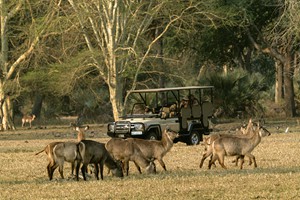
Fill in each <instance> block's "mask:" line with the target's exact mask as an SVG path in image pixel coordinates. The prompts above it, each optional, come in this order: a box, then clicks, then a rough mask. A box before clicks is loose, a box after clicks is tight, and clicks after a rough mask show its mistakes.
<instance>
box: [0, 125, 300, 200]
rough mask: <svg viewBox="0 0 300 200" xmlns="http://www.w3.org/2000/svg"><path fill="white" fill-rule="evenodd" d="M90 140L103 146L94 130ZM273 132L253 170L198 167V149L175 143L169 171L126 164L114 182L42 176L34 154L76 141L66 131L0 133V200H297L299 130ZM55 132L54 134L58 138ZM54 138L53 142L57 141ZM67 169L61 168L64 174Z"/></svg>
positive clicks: (42, 164) (259, 149)
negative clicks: (141, 170) (52, 144)
mask: <svg viewBox="0 0 300 200" xmlns="http://www.w3.org/2000/svg"><path fill="white" fill-rule="evenodd" d="M95 129H96V131H95V132H96V133H93V134H94V135H95V137H94V138H92V139H94V140H96V141H100V142H104V143H105V142H107V141H108V139H109V138H107V137H103V136H104V134H102V135H101V133H100V132H101V131H100V129H98V132H97V128H95ZM275 130H276V129H272V130H271V132H272V133H273V134H272V135H271V136H269V137H267V138H263V140H262V142H261V143H260V144H259V146H258V147H257V148H256V149H255V150H254V152H253V153H254V155H255V156H256V158H257V164H258V168H256V169H253V167H252V166H248V165H246V164H245V169H243V170H239V169H238V167H235V166H234V164H233V163H231V160H232V158H226V163H225V164H226V166H227V167H228V168H229V169H228V170H223V169H222V168H220V166H219V165H218V164H217V168H214V169H212V170H208V169H207V164H208V160H206V161H205V163H204V168H203V169H199V161H200V158H201V156H202V152H203V146H201V145H198V146H186V145H185V144H183V143H177V144H175V145H174V147H173V149H172V150H171V151H170V152H169V153H168V154H167V155H166V156H165V158H164V161H165V163H166V166H167V169H168V171H167V172H165V171H162V167H161V166H160V165H159V164H158V163H156V165H157V171H158V173H157V174H155V175H147V174H142V175H140V174H138V172H137V170H136V168H135V167H134V165H132V164H131V165H130V175H129V176H128V177H124V178H123V179H119V178H116V177H112V176H111V175H107V171H105V176H104V180H103V181H101V180H99V181H97V180H95V179H94V177H92V178H91V179H90V180H88V181H86V182H85V181H83V180H80V181H79V182H76V181H74V180H72V179H65V180H61V179H60V176H59V173H58V171H55V173H54V178H55V180H53V181H48V178H47V174H46V165H47V159H46V155H45V154H44V153H43V154H40V155H38V156H35V155H34V153H35V152H38V151H39V150H41V149H43V148H44V147H45V145H46V144H48V143H50V142H52V141H66V140H74V141H75V140H76V138H75V135H74V131H72V130H70V129H67V128H65V129H63V128H61V129H54V128H51V129H46V130H33V129H32V130H19V131H16V132H8V133H6V132H3V133H1V134H0V188H1V195H0V199H299V198H300V167H299V166H300V159H299V157H298V155H300V148H299V143H300V131H298V130H300V129H299V127H297V126H294V127H291V129H290V130H291V131H293V132H291V133H288V134H285V133H274V132H276V131H275ZM56 133H59V134H58V135H57V134H56ZM56 137H58V138H56ZM69 173H70V166H69V164H68V163H67V164H66V165H65V173H64V174H65V175H66V176H68V174H69Z"/></svg>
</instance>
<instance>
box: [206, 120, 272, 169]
mask: <svg viewBox="0 0 300 200" xmlns="http://www.w3.org/2000/svg"><path fill="white" fill-rule="evenodd" d="M252 131H253V134H252V135H251V136H249V137H220V138H218V139H216V140H215V141H214V142H213V143H212V150H213V156H212V159H211V160H210V161H209V165H208V168H209V169H210V168H211V165H212V164H213V163H214V162H215V161H216V160H218V161H219V163H220V165H221V166H222V167H223V168H224V169H227V168H226V166H225V165H224V157H225V156H239V157H240V158H241V165H240V169H242V168H243V164H244V157H245V156H248V157H249V158H250V159H251V160H252V161H253V163H254V168H256V167H257V164H256V160H255V156H254V155H252V154H251V152H252V151H253V149H254V148H255V147H256V146H257V145H258V144H259V143H260V141H261V137H262V136H264V135H263V134H267V135H270V132H265V131H264V130H263V129H262V128H261V127H260V125H259V123H258V124H257V127H256V128H255V129H252Z"/></svg>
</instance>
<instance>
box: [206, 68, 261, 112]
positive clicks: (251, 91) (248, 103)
mask: <svg viewBox="0 0 300 200" xmlns="http://www.w3.org/2000/svg"><path fill="white" fill-rule="evenodd" d="M206 81H208V84H210V85H213V86H214V87H215V92H214V93H215V102H214V103H215V107H216V108H221V109H223V111H224V115H225V116H228V117H235V116H236V115H237V111H242V112H243V113H244V114H246V115H249V116H253V115H261V114H262V113H261V112H262V110H261V105H259V100H260V95H261V92H262V91H264V90H265V89H266V85H265V82H264V78H263V76H262V75H261V74H258V73H253V74H249V73H247V72H246V71H243V70H234V71H233V72H228V73H214V74H210V75H209V76H208V77H207V80H206Z"/></svg>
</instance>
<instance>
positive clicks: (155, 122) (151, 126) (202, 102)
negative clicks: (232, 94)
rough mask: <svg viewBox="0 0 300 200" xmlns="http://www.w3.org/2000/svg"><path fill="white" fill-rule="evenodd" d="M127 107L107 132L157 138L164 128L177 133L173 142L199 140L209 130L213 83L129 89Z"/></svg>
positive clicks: (121, 135)
mask: <svg viewBox="0 0 300 200" xmlns="http://www.w3.org/2000/svg"><path fill="white" fill-rule="evenodd" d="M128 102H129V103H128V105H130V106H128V110H127V111H126V115H125V116H122V117H121V119H120V120H119V121H116V122H111V123H108V132H107V134H108V136H110V137H122V138H128V137H134V138H143V139H150V140H159V139H161V137H162V132H163V130H164V129H165V128H167V127H168V128H170V129H172V130H174V131H177V132H178V133H179V137H178V138H176V139H175V141H174V142H179V141H180V142H184V143H186V144H188V145H196V144H199V142H200V141H202V139H203V134H209V132H210V127H209V118H211V117H212V114H213V86H190V87H173V88H158V89H142V90H132V91H129V96H128Z"/></svg>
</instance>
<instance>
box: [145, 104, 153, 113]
mask: <svg viewBox="0 0 300 200" xmlns="http://www.w3.org/2000/svg"><path fill="white" fill-rule="evenodd" d="M144 114H145V115H152V114H153V112H152V109H151V108H150V107H149V106H146V107H145V113H144Z"/></svg>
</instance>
